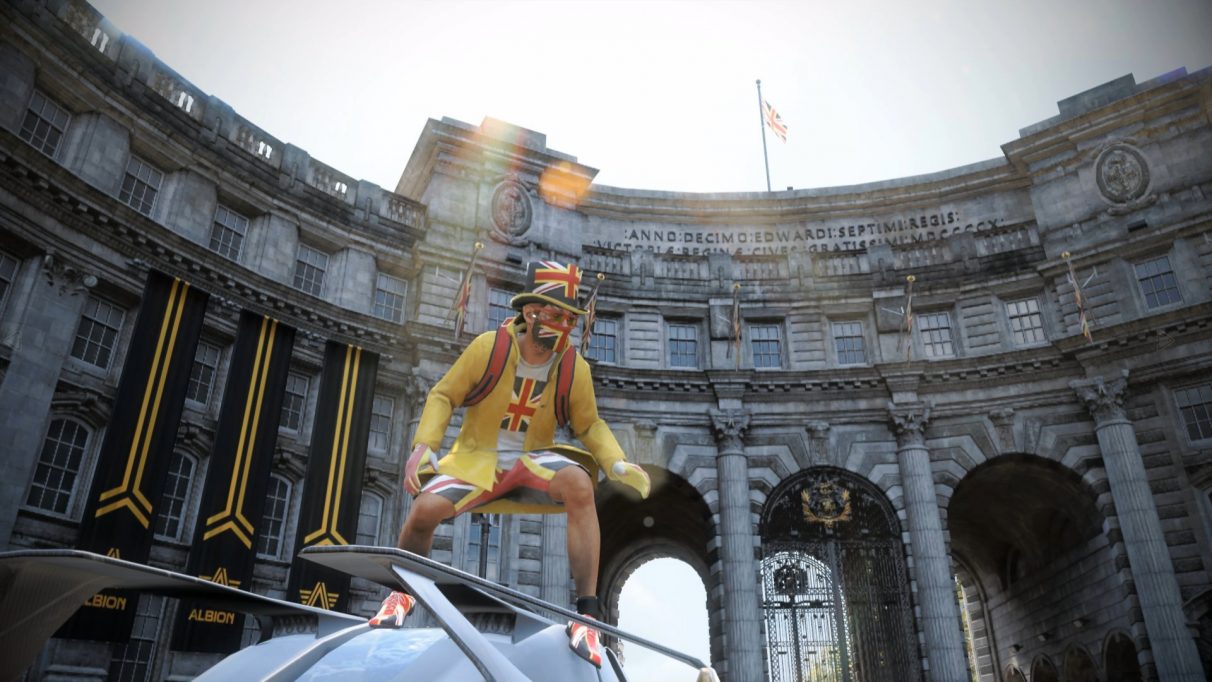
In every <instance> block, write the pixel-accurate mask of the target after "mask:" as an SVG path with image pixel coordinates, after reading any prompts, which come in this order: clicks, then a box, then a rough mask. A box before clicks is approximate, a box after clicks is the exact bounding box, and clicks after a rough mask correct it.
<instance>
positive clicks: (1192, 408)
mask: <svg viewBox="0 0 1212 682" xmlns="http://www.w3.org/2000/svg"><path fill="white" fill-rule="evenodd" d="M1174 398H1175V400H1177V401H1178V410H1179V412H1181V413H1182V415H1183V423H1184V424H1186V426H1187V437H1189V438H1190V439H1191V440H1203V439H1204V438H1212V384H1201V385H1199V386H1190V387H1188V388H1180V389H1178V390H1177V391H1175V392H1174Z"/></svg>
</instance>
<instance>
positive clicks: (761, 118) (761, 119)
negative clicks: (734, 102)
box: [757, 78, 770, 192]
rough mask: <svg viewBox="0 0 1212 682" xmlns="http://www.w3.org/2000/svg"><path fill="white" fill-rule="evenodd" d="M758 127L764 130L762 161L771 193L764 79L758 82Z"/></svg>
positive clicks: (767, 189)
mask: <svg viewBox="0 0 1212 682" xmlns="http://www.w3.org/2000/svg"><path fill="white" fill-rule="evenodd" d="M757 91H758V126H759V127H761V129H762V161H763V162H764V163H765V164H766V191H767V192H769V191H770V157H769V156H768V155H767V154H766V112H765V111H764V110H763V109H762V79H760V78H759V79H758V81H757Z"/></svg>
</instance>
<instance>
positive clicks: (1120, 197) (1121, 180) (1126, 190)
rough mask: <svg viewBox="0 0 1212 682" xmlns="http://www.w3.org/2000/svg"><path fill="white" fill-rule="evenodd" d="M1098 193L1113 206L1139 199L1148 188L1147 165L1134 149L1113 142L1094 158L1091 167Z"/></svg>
mask: <svg viewBox="0 0 1212 682" xmlns="http://www.w3.org/2000/svg"><path fill="white" fill-rule="evenodd" d="M1094 176H1095V178H1096V179H1097V180H1098V191H1099V192H1102V195H1103V196H1104V197H1106V198H1107V200H1108V201H1110V202H1112V203H1115V204H1128V203H1131V202H1133V201H1136V200H1137V199H1140V198H1141V197H1142V196H1144V194H1145V190H1147V189H1148V188H1149V166H1148V164H1147V163H1145V157H1144V156H1143V155H1141V153H1140V152H1139V151H1137V150H1136V149H1135V148H1134V147H1130V146H1128V145H1126V144H1123V143H1116V144H1113V145H1111V146H1110V147H1108V148H1106V149H1104V150H1103V152H1102V153H1101V154H1099V155H1098V161H1096V162H1095V165H1094Z"/></svg>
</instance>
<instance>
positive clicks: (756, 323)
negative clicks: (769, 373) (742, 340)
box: [745, 320, 786, 370]
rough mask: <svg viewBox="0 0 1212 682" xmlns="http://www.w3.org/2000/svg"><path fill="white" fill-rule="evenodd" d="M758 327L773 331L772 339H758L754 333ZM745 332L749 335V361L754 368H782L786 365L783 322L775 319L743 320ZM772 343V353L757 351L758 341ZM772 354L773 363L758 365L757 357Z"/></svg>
mask: <svg viewBox="0 0 1212 682" xmlns="http://www.w3.org/2000/svg"><path fill="white" fill-rule="evenodd" d="M759 329H770V330H773V331H774V339H773V340H772V339H759V338H756V337H755V335H754V333H755V332H756V331H757V330H759ZM745 332H746V334H747V335H748V337H749V361H750V363H751V364H752V366H753V368H754V369H756V370H773V369H783V368H784V367H785V366H786V358H785V357H784V355H783V348H784V346H785V344H784V343H783V324H782V322H780V321H777V320H749V321H745ZM772 341H773V343H774V353H773V354H772V353H758V346H757V344H759V343H771V342H772ZM767 356H773V357H774V358H775V364H773V365H759V364H758V357H767Z"/></svg>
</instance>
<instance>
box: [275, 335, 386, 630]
mask: <svg viewBox="0 0 1212 682" xmlns="http://www.w3.org/2000/svg"><path fill="white" fill-rule="evenodd" d="M378 369H379V356H378V355H376V354H374V353H370V352H366V351H363V350H362V349H361V348H358V347H357V346H346V345H344V344H340V343H336V342H333V341H329V342H328V346H327V348H325V350H324V376H323V377H322V378H321V379H320V398H319V401H318V404H317V407H316V419H315V425H314V426H313V427H312V432H311V450H310V453H309V454H308V460H307V478H306V482H305V483H304V486H303V502H302V505H301V509H300V510H299V530H298V532H297V533H296V534H295V554H296V555H298V553H299V551H300V550H302V549H303V548H304V547H310V546H312V545H348V544H350V540H352V539H353V538H354V535H355V534H356V533H357V531H358V509H359V506H360V504H361V501H362V470H363V468H364V467H365V464H366V439H367V436H369V434H370V410H371V405H372V403H373V402H374V392H375V375H376V374H377V373H378ZM348 592H349V575H348V574H345V573H341V572H339V571H334V570H332V569H327V568H323V567H321V566H319V565H317V564H314V563H312V562H310V561H298V560H296V561H295V563H294V564H293V565H292V566H291V569H290V582H289V585H288V587H287V589H286V594H287V597H286V598H287V599H291V600H296V599H297V600H298V601H299V602H300V603H303V604H307V605H309V606H316V607H319V608H324V609H336V610H342V611H343V610H345V609H346V608H347V606H348V603H349V594H348Z"/></svg>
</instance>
